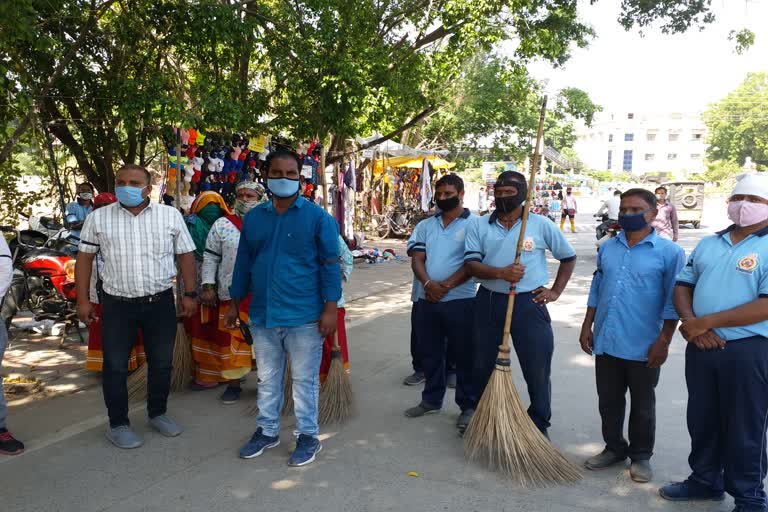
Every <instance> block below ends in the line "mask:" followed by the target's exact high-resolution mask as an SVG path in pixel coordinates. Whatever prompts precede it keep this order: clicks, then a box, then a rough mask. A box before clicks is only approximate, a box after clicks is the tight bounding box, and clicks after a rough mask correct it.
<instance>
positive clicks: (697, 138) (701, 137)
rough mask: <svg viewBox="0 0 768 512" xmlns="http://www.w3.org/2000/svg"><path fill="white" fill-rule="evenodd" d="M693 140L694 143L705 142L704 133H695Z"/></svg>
mask: <svg viewBox="0 0 768 512" xmlns="http://www.w3.org/2000/svg"><path fill="white" fill-rule="evenodd" d="M691 140H692V141H693V142H701V141H702V140H704V134H703V133H694V134H693V135H692V136H691Z"/></svg>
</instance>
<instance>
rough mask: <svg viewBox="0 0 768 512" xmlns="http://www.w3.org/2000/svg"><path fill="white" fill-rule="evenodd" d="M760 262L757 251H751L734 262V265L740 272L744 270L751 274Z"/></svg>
mask: <svg viewBox="0 0 768 512" xmlns="http://www.w3.org/2000/svg"><path fill="white" fill-rule="evenodd" d="M759 264H760V262H759V261H758V257H757V253H755V252H753V253H752V254H747V255H746V256H744V257H743V258H741V259H740V260H739V262H738V263H737V264H736V267H737V268H738V269H739V270H740V271H741V272H746V273H748V274H751V273H752V272H754V270H755V269H756V268H757V267H758V265H759Z"/></svg>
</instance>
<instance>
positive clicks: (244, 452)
mask: <svg viewBox="0 0 768 512" xmlns="http://www.w3.org/2000/svg"><path fill="white" fill-rule="evenodd" d="M279 444H280V438H279V437H269V436H265V435H264V434H262V433H261V427H259V428H258V429H256V432H254V433H253V435H252V436H251V440H250V441H248V442H247V443H245V445H243V447H242V448H240V458H241V459H252V458H254V457H258V456H259V455H261V454H262V453H264V450H267V449H269V448H274V447H275V446H277V445H279Z"/></svg>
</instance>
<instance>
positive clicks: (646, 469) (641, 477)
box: [629, 460, 653, 484]
mask: <svg viewBox="0 0 768 512" xmlns="http://www.w3.org/2000/svg"><path fill="white" fill-rule="evenodd" d="M629 476H630V477H631V478H632V480H633V481H635V482H637V483H639V484H644V483H646V482H650V481H651V480H652V479H653V469H652V468H651V462H650V461H648V460H633V461H632V464H630V465H629Z"/></svg>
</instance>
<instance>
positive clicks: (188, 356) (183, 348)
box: [171, 322, 195, 392]
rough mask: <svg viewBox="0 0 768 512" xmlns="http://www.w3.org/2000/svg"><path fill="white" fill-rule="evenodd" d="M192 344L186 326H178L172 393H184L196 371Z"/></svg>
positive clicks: (174, 346) (174, 351) (174, 352)
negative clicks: (193, 372)
mask: <svg viewBox="0 0 768 512" xmlns="http://www.w3.org/2000/svg"><path fill="white" fill-rule="evenodd" d="M194 364H195V363H194V361H193V360H192V343H191V341H190V339H189V336H187V330H186V329H185V328H184V324H183V323H182V322H179V323H178V325H177V326H176V341H175V342H174V345H173V372H172V373H171V391H174V392H178V391H184V390H185V389H187V388H188V387H189V383H190V381H191V380H192V371H193V370H194Z"/></svg>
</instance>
